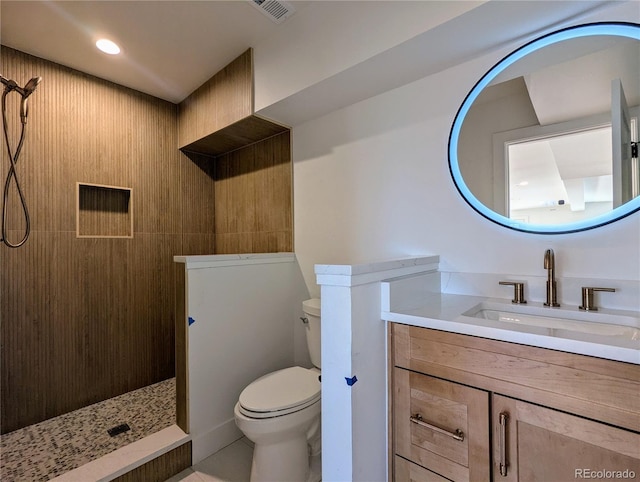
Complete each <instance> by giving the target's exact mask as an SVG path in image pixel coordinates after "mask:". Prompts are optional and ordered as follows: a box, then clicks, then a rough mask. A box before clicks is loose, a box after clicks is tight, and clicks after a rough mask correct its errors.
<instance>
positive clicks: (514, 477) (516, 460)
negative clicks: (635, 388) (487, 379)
mask: <svg viewBox="0 0 640 482" xmlns="http://www.w3.org/2000/svg"><path fill="white" fill-rule="evenodd" d="M630 416H631V415H630ZM492 426H493V428H492V430H493V437H492V438H493V480H494V482H514V481H518V482H549V481H553V482H564V481H571V482H576V481H577V480H578V481H579V480H581V479H589V480H616V479H631V480H633V479H635V478H639V477H640V435H639V434H637V433H634V432H630V431H628V430H623V429H620V428H617V427H612V426H610V425H605V424H603V423H599V422H594V421H592V420H587V419H584V418H580V417H577V416H574V415H569V414H567V413H564V412H559V411H557V410H552V409H550V408H545V407H541V406H538V405H533V404H531V403H527V402H522V401H520V400H515V399H513V398H508V397H504V396H501V395H496V394H493V395H492ZM625 474H626V475H625Z"/></svg>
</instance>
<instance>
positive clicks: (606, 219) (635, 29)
mask: <svg viewBox="0 0 640 482" xmlns="http://www.w3.org/2000/svg"><path fill="white" fill-rule="evenodd" d="M592 35H611V36H617V37H628V38H633V39H636V40H640V25H639V24H635V23H626V22H602V23H591V24H584V25H576V26H574V27H568V28H565V29H562V30H558V31H555V32H552V33H549V34H546V35H544V36H542V37H540V38H538V39H536V40H533V41H531V42H529V43H528V44H526V45H523V46H522V47H520V48H518V49H517V50H515V51H513V52H512V53H510V54H509V55H507V56H506V57H504V58H503V59H502V60H500V61H499V62H498V63H497V64H495V65H494V66H493V67H492V68H491V69H490V70H489V71H488V72H487V73H486V74H485V75H484V76H483V77H482V78H481V79H480V80H479V81H478V82H477V83H476V85H475V86H474V87H473V89H471V92H469V94H467V97H466V98H465V99H464V102H463V103H462V105H461V106H460V109H458V113H457V114H456V117H455V119H454V121H453V126H452V127H451V133H450V135H449V170H450V172H451V176H452V178H453V182H454V184H455V186H456V188H457V189H458V192H459V193H460V194H461V195H462V197H463V198H464V199H465V201H467V203H469V205H470V206H471V207H472V208H473V209H474V210H475V211H477V212H478V213H479V214H481V215H482V216H484V217H485V218H487V219H488V220H490V221H492V222H494V223H497V224H499V225H501V226H505V227H507V228H510V229H514V230H516V231H523V232H527V233H536V234H565V233H574V232H579V231H585V230H587V229H593V228H597V227H599V226H603V225H606V224H609V223H612V222H614V221H617V220H618V219H622V218H624V217H626V216H629V215H630V214H632V213H634V212H636V211H638V210H640V197H636V198H634V199H632V200H631V201H629V202H627V203H625V204H623V205H622V206H619V207H617V208H615V209H613V210H611V211H610V212H608V213H606V214H603V215H600V216H597V217H594V218H591V219H587V220H583V221H579V222H575V223H570V224H558V225H545V224H525V223H520V222H517V221H514V220H512V219H509V218H507V217H506V216H503V215H501V214H498V213H496V212H495V211H492V210H491V209H489V208H488V207H486V206H485V205H484V204H482V203H481V202H480V201H479V200H478V199H477V198H476V197H475V196H474V195H473V193H472V192H471V191H470V190H469V188H468V187H467V185H466V184H465V182H464V179H463V177H462V174H461V172H460V166H459V163H458V141H459V136H460V130H461V128H462V123H463V122H464V119H465V117H466V115H467V113H468V112H469V109H470V108H471V105H472V104H473V102H474V101H475V100H476V98H477V97H478V96H479V95H480V93H481V92H482V90H483V89H484V88H485V87H486V86H487V85H489V84H490V83H491V82H492V81H493V79H495V77H496V76H497V75H498V74H500V73H501V72H502V71H503V70H505V69H506V68H507V67H509V66H510V65H511V64H513V63H514V62H517V61H518V60H520V59H522V58H523V57H525V56H526V55H528V54H530V53H532V52H535V51H537V50H540V49H541V48H544V47H547V46H549V45H552V44H554V43H558V42H561V41H563V40H568V39H573V38H578V37H588V36H592Z"/></svg>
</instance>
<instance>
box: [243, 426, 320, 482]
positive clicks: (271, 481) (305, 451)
mask: <svg viewBox="0 0 640 482" xmlns="http://www.w3.org/2000/svg"><path fill="white" fill-rule="evenodd" d="M285 460H286V463H282V462H283V461H285ZM308 477H309V447H308V445H307V438H306V436H304V435H303V436H301V437H297V438H294V439H291V440H287V441H285V442H280V443H275V444H258V443H256V445H255V446H254V448H253V462H252V464H251V482H300V481H307V479H308Z"/></svg>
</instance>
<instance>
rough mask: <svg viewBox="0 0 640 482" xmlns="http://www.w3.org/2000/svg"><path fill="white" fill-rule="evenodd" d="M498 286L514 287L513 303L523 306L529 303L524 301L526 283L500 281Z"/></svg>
mask: <svg viewBox="0 0 640 482" xmlns="http://www.w3.org/2000/svg"><path fill="white" fill-rule="evenodd" d="M498 284H501V285H508V286H513V299H512V300H511V303H513V304H516V305H522V304H525V303H526V302H527V300H525V299H524V283H522V282H521V281H500V282H499V283H498Z"/></svg>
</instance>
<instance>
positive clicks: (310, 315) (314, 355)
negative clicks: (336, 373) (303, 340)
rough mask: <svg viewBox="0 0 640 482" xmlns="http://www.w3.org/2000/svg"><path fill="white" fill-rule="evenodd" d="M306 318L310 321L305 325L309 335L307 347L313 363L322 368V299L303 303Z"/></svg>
mask: <svg viewBox="0 0 640 482" xmlns="http://www.w3.org/2000/svg"><path fill="white" fill-rule="evenodd" d="M302 311H303V312H304V317H305V318H306V319H307V320H308V323H306V324H305V328H306V331H305V333H306V335H307V347H308V348H309V356H310V357H311V363H313V365H314V366H315V367H316V368H320V299H319V298H312V299H310V300H306V301H303V302H302Z"/></svg>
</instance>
